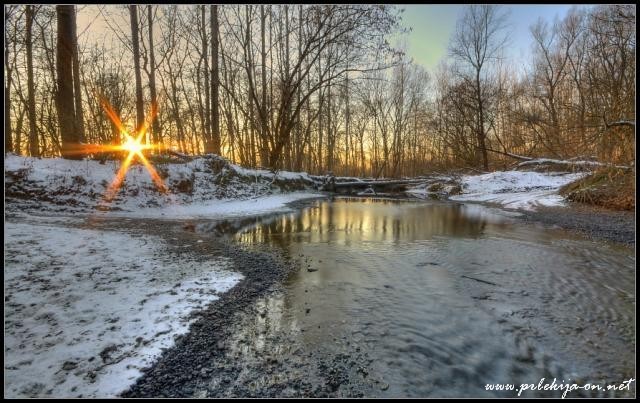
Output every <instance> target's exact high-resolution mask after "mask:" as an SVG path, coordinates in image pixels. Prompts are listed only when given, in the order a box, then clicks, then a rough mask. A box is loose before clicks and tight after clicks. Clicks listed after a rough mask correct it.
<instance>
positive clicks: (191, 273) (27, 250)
mask: <svg viewBox="0 0 640 403" xmlns="http://www.w3.org/2000/svg"><path fill="white" fill-rule="evenodd" d="M4 229H5V244H4V246H5V255H4V259H5V266H4V292H5V311H4V313H5V317H4V319H5V336H4V344H5V354H4V360H5V371H4V392H5V397H35V396H45V397H47V396H50V397H77V396H84V397H109V396H115V395H117V394H118V393H119V392H121V391H123V390H124V389H126V388H127V386H128V385H130V384H131V383H133V382H134V380H135V379H136V378H137V377H139V376H140V375H141V373H140V369H141V368H144V367H146V366H148V365H150V364H151V363H152V362H153V360H154V359H155V358H156V357H157V356H158V355H159V354H160V353H161V351H162V349H163V348H167V347H170V346H171V345H172V344H173V342H174V337H175V336H176V335H178V334H182V333H185V332H186V331H187V329H188V326H189V323H190V320H192V319H189V318H190V314H192V313H193V312H194V311H197V310H199V309H200V308H202V307H204V306H206V305H207V304H209V303H211V302H212V301H215V300H216V299H217V298H218V297H217V293H222V292H225V291H227V290H228V289H230V288H231V287H233V286H234V285H235V284H236V283H237V282H238V281H240V280H241V278H242V276H241V275H240V274H236V273H233V272H231V271H229V270H228V268H229V261H227V260H226V259H224V258H216V259H215V260H209V261H206V262H196V261H194V260H193V259H192V258H190V257H189V255H188V254H187V253H184V254H180V255H177V254H174V253H170V252H168V251H167V246H166V245H165V244H164V241H162V240H161V239H159V238H152V237H145V238H137V237H134V236H132V235H128V234H123V233H116V232H108V231H107V232H105V231H96V230H87V229H73V228H64V227H59V226H52V225H49V224H42V223H36V224H32V223H5V227H4Z"/></svg>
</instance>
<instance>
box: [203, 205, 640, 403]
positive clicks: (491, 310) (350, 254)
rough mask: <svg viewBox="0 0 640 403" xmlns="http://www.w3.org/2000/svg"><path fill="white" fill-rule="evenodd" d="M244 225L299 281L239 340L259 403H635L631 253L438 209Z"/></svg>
mask: <svg viewBox="0 0 640 403" xmlns="http://www.w3.org/2000/svg"><path fill="white" fill-rule="evenodd" d="M250 221H251V220H250ZM245 224H246V225H245V226H244V227H243V228H241V229H240V230H239V231H237V232H235V235H232V237H233V239H234V240H235V241H236V242H237V243H240V244H242V245H244V246H245V247H246V248H248V249H250V250H251V249H256V250H265V249H266V250H269V249H271V250H277V251H278V252H280V253H281V254H282V255H283V256H284V257H285V258H286V260H287V261H289V262H291V263H293V264H295V265H297V266H298V267H299V270H296V271H294V272H293V274H291V275H290V276H289V277H288V279H287V280H286V281H285V282H284V284H282V285H281V286H280V287H279V288H278V289H277V290H276V292H273V293H270V294H268V295H267V296H266V297H261V298H260V299H259V300H258V301H257V302H256V303H255V306H254V307H253V308H254V309H253V310H251V311H250V312H247V313H245V314H243V317H242V320H241V321H240V322H239V324H237V325H235V326H236V327H235V328H234V330H233V334H234V336H233V339H232V340H231V341H230V342H229V343H230V351H231V352H230V354H232V355H233V357H235V358H234V359H235V360H237V361H236V362H239V363H241V364H242V366H243V368H246V370H245V371H244V372H243V373H242V374H241V375H240V376H238V377H237V379H234V380H233V382H236V383H243V382H244V384H248V385H249V387H250V388H252V389H253V390H255V391H256V393H257V395H260V393H259V391H260V390H262V389H264V388H266V387H269V388H274V387H277V390H278V395H281V396H294V395H297V394H300V393H303V394H304V391H307V393H308V394H309V395H314V396H322V395H327V396H366V397H461V396H462V397H478V396H479V397H482V396H486V397H489V396H498V397H507V396H516V392H513V391H495V390H488V388H487V384H513V385H515V387H516V391H517V388H518V387H519V386H520V385H521V384H536V385H537V384H538V383H539V382H540V381H541V379H543V378H544V379H545V381H544V382H545V383H551V382H552V380H553V379H554V378H556V383H557V384H561V383H566V384H572V383H576V384H578V385H580V386H582V385H585V384H586V383H591V384H594V385H602V386H603V389H604V390H600V391H597V390H596V391H587V390H576V391H571V392H570V393H568V394H567V396H569V397H576V396H633V395H634V394H635V383H632V384H631V388H630V391H629V390H619V391H613V390H610V391H606V387H605V386H606V385H608V384H613V383H615V384H620V383H621V382H623V381H625V380H628V379H629V378H632V377H635V369H634V367H635V315H634V312H635V268H634V267H635V254H634V251H633V249H631V248H627V247H623V246H618V245H614V244H606V243H602V242H593V241H589V240H586V239H584V238H581V237H579V236H577V235H571V234H569V233H567V232H565V231H562V230H554V229H549V228H543V227H540V226H536V225H532V224H525V223H523V222H521V221H518V220H517V219H514V218H513V216H512V214H510V213H508V212H505V211H501V210H497V209H495V210H494V209H490V208H486V207H483V206H479V205H469V204H456V203H445V202H438V201H409V200H390V199H362V198H335V199H332V200H321V201H315V202H313V203H312V204H311V205H310V206H307V207H305V208H303V209H300V210H298V211H295V212H292V213H287V214H282V215H276V216H270V217H266V218H263V219H255V220H253V221H251V222H250V223H245ZM236 230H237V229H236ZM267 364H268V365H267ZM271 364H277V365H275V366H274V365H271ZM265 366H266V367H268V369H266V370H265V369H264V368H265ZM220 382H221V380H220V379H218V378H217V377H216V376H215V375H214V376H213V377H212V378H211V379H210V380H208V381H207V382H205V383H203V384H201V385H200V386H199V392H198V393H196V396H212V395H216V394H217V393H218V392H219V390H220V386H221V384H220ZM225 382H229V380H225ZM301 390H302V391H303V392H301ZM318 391H321V393H318ZM231 395H233V394H231ZM522 395H523V396H525V397H532V396H561V395H562V391H526V392H524V393H523V394H522Z"/></svg>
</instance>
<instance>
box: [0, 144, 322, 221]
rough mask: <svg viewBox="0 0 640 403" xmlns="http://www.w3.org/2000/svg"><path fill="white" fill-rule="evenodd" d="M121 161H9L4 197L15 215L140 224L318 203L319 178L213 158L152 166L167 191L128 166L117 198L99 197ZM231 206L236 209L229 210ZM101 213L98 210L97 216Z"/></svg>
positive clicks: (16, 158) (137, 167)
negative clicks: (109, 216)
mask: <svg viewBox="0 0 640 403" xmlns="http://www.w3.org/2000/svg"><path fill="white" fill-rule="evenodd" d="M119 168H120V161H106V162H104V163H101V162H99V161H93V160H84V161H72V160H65V159H62V158H42V159H38V158H30V157H21V156H16V155H11V154H9V155H7V157H6V159H5V197H6V199H7V201H8V202H9V205H10V206H11V205H13V206H16V205H17V206H20V207H19V210H37V211H40V212H41V211H47V210H48V211H55V212H71V213H95V212H97V211H98V210H107V211H108V212H109V213H114V214H115V215H127V216H139V217H166V218H170V217H171V216H172V215H173V214H176V215H177V216H179V217H221V216H233V215H238V214H251V213H264V212H267V211H274V210H279V209H282V208H283V207H284V205H285V204H286V203H288V202H291V201H295V200H300V199H305V198H309V197H318V196H320V194H319V193H317V192H316V189H317V188H318V187H320V186H321V184H322V182H321V181H322V178H321V177H316V176H312V175H308V174H307V173H304V172H302V173H298V172H284V171H281V172H277V173H273V172H270V171H266V170H254V169H247V168H242V167H239V166H237V165H234V164H231V163H230V162H228V161H227V160H225V159H223V158H221V157H219V156H217V155H213V154H210V155H206V156H203V157H198V158H195V159H193V160H191V161H188V162H186V163H163V164H162V163H161V164H157V165H156V169H157V170H158V172H159V174H160V176H161V177H162V178H163V181H164V183H165V184H166V186H167V187H168V189H169V192H168V193H161V192H159V191H158V190H157V188H156V186H155V185H154V183H153V181H152V180H151V177H150V175H149V173H148V172H147V171H146V169H145V168H144V167H143V166H142V165H133V166H132V167H131V168H130V169H129V171H128V172H127V175H126V177H125V180H124V182H123V184H122V186H121V189H120V190H119V192H118V193H117V195H116V197H115V198H114V199H113V200H112V201H110V202H106V201H105V198H104V196H105V193H106V190H107V188H108V187H109V185H110V183H111V182H112V181H113V179H114V177H115V175H116V172H117V171H118V169H119ZM234 202H237V203H236V204H234ZM101 212H103V211H101Z"/></svg>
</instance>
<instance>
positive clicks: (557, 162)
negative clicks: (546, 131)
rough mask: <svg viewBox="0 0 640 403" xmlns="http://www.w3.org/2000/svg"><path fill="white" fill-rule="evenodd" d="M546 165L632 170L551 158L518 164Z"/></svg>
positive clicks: (604, 164)
mask: <svg viewBox="0 0 640 403" xmlns="http://www.w3.org/2000/svg"><path fill="white" fill-rule="evenodd" d="M544 164H555V165H569V166H577V167H589V168H601V167H608V168H618V169H625V170H626V169H631V168H630V167H628V166H625V165H614V164H606V163H603V162H598V161H571V160H555V159H550V158H537V159H531V160H528V161H524V162H521V163H519V164H518V167H519V168H520V167H525V166H531V165H544Z"/></svg>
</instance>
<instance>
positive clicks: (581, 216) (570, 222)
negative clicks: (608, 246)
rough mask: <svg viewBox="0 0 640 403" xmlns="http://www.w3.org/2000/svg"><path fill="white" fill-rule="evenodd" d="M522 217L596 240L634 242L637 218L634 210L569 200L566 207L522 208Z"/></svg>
mask: <svg viewBox="0 0 640 403" xmlns="http://www.w3.org/2000/svg"><path fill="white" fill-rule="evenodd" d="M521 218H522V219H524V220H525V221H528V222H538V223H542V224H544V225H547V226H551V227H560V228H563V229H566V230H569V231H572V232H575V233H578V234H580V235H583V236H586V237H587V238H589V239H592V240H594V241H608V242H615V243H619V244H623V245H627V246H633V245H635V242H636V222H635V213H634V212H633V211H612V210H607V209H604V208H601V207H595V206H588V205H583V204H579V203H570V204H569V206H566V207H541V208H539V209H537V210H535V211H522V216H521Z"/></svg>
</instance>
